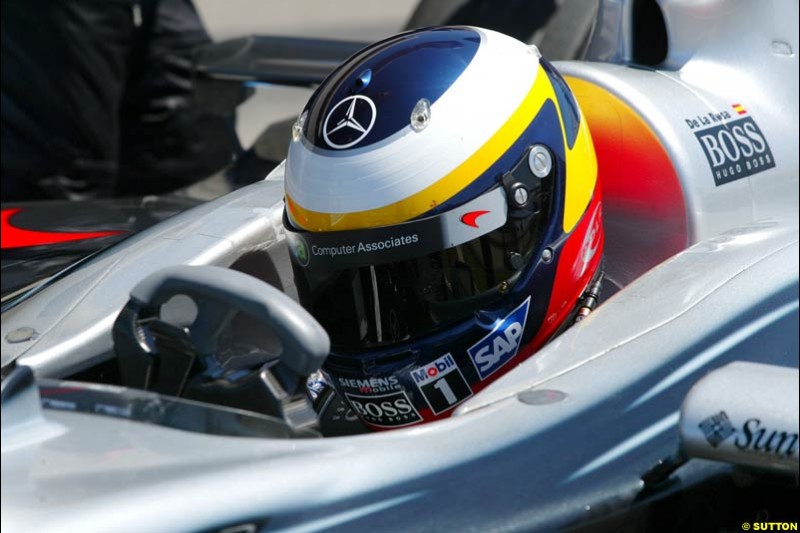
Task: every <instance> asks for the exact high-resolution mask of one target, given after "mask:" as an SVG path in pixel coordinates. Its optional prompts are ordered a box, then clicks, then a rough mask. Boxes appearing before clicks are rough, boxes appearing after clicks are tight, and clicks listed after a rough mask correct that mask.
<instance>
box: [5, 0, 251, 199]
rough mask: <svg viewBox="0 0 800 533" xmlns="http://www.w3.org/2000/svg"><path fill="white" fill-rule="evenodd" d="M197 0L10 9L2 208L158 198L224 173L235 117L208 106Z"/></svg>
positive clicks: (29, 1) (66, 2)
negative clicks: (200, 70)
mask: <svg viewBox="0 0 800 533" xmlns="http://www.w3.org/2000/svg"><path fill="white" fill-rule="evenodd" d="M209 42H210V38H209V36H208V34H207V33H206V31H205V29H204V27H203V23H202V21H201V20H200V17H199V15H198V13H197V11H196V10H195V8H194V6H193V5H192V3H191V1H190V0H140V1H135V0H102V1H100V0H82V1H78V2H76V1H70V0H4V1H3V2H2V63H3V68H2V200H3V201H4V202H6V201H25V200H44V199H87V198H97V197H107V196H133V195H145V194H158V193H163V192H168V191H171V190H174V189H178V188H180V187H183V186H186V185H189V184H190V183H193V182H195V181H198V180H200V179H202V178H204V177H207V176H208V175H210V174H212V173H214V172H215V171H218V170H220V169H222V168H223V167H225V166H226V165H227V164H228V163H229V162H230V160H231V158H232V157H233V154H234V153H235V151H236V150H237V149H238V148H239V147H238V141H237V140H236V137H235V133H234V129H233V122H234V119H233V114H232V113H231V114H229V115H220V114H212V113H210V112H208V111H205V110H203V109H200V108H199V107H198V106H197V105H196V104H195V102H194V99H193V92H192V51H193V50H194V49H195V48H196V47H198V46H199V45H203V44H206V43H209Z"/></svg>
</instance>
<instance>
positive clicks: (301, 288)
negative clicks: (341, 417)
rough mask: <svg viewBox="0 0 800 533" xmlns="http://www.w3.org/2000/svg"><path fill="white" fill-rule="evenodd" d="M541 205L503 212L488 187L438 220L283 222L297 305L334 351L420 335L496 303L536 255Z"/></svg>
mask: <svg viewBox="0 0 800 533" xmlns="http://www.w3.org/2000/svg"><path fill="white" fill-rule="evenodd" d="M538 192H540V191H537V193H538ZM543 204H546V205H547V208H545V209H542V207H544V205H543ZM549 204H550V195H549V194H546V195H545V196H542V195H539V196H538V197H537V202H536V206H535V208H530V209H524V210H521V212H517V213H513V214H510V213H509V212H508V211H509V207H508V203H507V200H506V191H505V189H504V188H503V186H502V185H498V186H497V187H495V188H494V189H492V190H490V191H488V192H487V193H484V194H483V195H482V196H480V197H478V198H476V199H474V200H473V201H471V202H468V203H467V204H464V205H463V206H460V207H459V208H456V209H453V210H451V211H448V212H446V213H443V214H441V215H438V216H434V217H428V218H424V219H420V220H415V221H411V222H407V223H404V224H397V225H394V226H387V227H381V228H371V229H366V230H353V231H340V232H327V233H312V232H303V231H296V230H294V229H293V225H292V223H291V221H289V220H288V218H286V217H285V219H284V223H285V226H286V231H287V239H288V240H289V245H290V248H291V252H292V253H291V255H292V263H293V267H294V270H295V277H296V283H297V287H298V292H299V294H300V299H301V301H302V302H303V304H304V305H305V306H306V307H307V308H308V309H309V310H310V311H311V313H312V314H313V315H314V317H315V318H316V319H317V320H318V321H319V322H320V323H321V324H322V326H323V327H324V328H325V329H326V330H327V332H328V334H329V335H330V337H331V343H332V345H333V346H334V347H335V348H338V349H357V348H364V347H377V346H388V345H391V344H393V343H397V342H401V341H406V340H409V339H411V338H417V337H419V336H422V335H426V334H428V333H431V332H433V331H435V330H437V329H438V328H440V327H443V326H445V325H447V324H452V323H454V322H458V321H461V320H464V319H466V318H467V317H470V316H471V315H472V314H473V313H474V312H475V311H476V310H478V309H481V308H485V307H487V306H489V305H491V304H492V302H494V301H496V300H498V299H500V298H501V297H502V295H503V294H504V293H505V292H506V291H507V290H508V289H509V287H510V286H511V285H512V284H513V283H514V282H515V280H516V278H517V277H518V275H519V273H520V272H521V271H522V269H523V268H524V267H525V265H527V264H528V263H529V261H530V259H531V256H532V255H533V253H534V252H535V251H536V250H537V249H538V247H539V245H540V243H541V240H542V236H543V234H544V231H545V226H546V224H547V221H548V219H549V211H550V209H549Z"/></svg>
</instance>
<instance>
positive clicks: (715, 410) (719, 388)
mask: <svg viewBox="0 0 800 533" xmlns="http://www.w3.org/2000/svg"><path fill="white" fill-rule="evenodd" d="M799 384H800V372H798V370H797V369H796V368H787V367H779V366H773V365H764V364H756V363H746V362H735V363H731V364H729V365H726V366H724V367H722V368H720V369H719V370H715V371H713V372H711V373H710V374H708V375H707V376H706V377H704V378H703V379H701V380H700V381H698V382H697V384H695V386H694V387H693V388H692V390H690V391H689V394H687V396H686V398H685V400H684V402H683V405H682V406H681V418H680V424H679V431H680V439H681V444H682V447H683V452H684V454H685V455H686V456H687V457H694V458H702V459H711V460H715V461H724V462H727V463H732V464H735V465H740V466H747V467H753V468H757V469H764V470H769V471H772V472H776V473H784V474H794V475H796V474H797V473H798V410H799V408H798V392H800V390H799V389H800V386H799Z"/></svg>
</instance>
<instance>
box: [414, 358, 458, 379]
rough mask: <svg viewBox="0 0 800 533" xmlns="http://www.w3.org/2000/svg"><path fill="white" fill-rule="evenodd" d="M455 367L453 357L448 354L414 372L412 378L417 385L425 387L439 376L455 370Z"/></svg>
mask: <svg viewBox="0 0 800 533" xmlns="http://www.w3.org/2000/svg"><path fill="white" fill-rule="evenodd" d="M455 366H456V362H455V361H454V360H453V356H452V355H450V354H447V355H444V356H442V357H440V358H439V359H437V360H436V361H434V362H432V363H430V364H428V365H425V366H422V367H419V368H417V369H414V370H412V371H411V376H412V377H413V378H414V381H415V382H416V383H417V385H424V384H425V383H427V382H429V381H431V380H432V379H436V376H438V375H439V374H444V373H446V372H448V371H449V370H450V369H452V368H455Z"/></svg>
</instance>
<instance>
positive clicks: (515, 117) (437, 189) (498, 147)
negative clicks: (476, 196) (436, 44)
mask: <svg viewBox="0 0 800 533" xmlns="http://www.w3.org/2000/svg"><path fill="white" fill-rule="evenodd" d="M548 99H551V100H553V101H554V102H555V101H556V97H555V93H554V92H553V88H552V86H551V85H550V81H549V78H548V77H547V74H546V73H545V72H544V69H543V68H542V67H541V65H540V66H539V71H538V72H537V74H536V79H535V80H534V82H533V85H532V86H531V88H530V90H529V91H528V94H527V95H526V96H525V98H524V99H523V100H522V103H521V104H520V105H519V107H517V109H516V110H515V111H514V113H512V115H511V117H509V119H508V120H507V121H506V122H505V123H504V124H503V125H502V126H501V127H500V128H499V129H498V130H497V131H496V132H495V133H494V135H492V137H491V138H490V139H489V140H488V141H486V143H484V145H483V146H481V147H480V148H479V149H478V150H477V151H476V152H475V153H474V154H473V155H472V156H470V157H469V158H468V159H467V160H465V161H464V162H463V163H461V164H460V165H459V166H458V167H456V168H455V169H453V170H452V171H451V172H450V173H448V174H447V175H445V176H444V177H443V178H441V179H440V180H438V181H437V182H436V183H434V184H432V185H430V186H428V187H426V188H425V189H423V190H422V191H420V192H418V193H416V194H413V195H411V196H409V197H408V198H405V199H403V200H400V201H398V202H395V203H392V204H389V205H386V206H383V207H378V208H376V209H369V210H366V211H358V212H353V213H321V212H318V211H311V210H309V209H305V208H303V207H302V206H301V205H299V204H298V203H297V202H295V201H294V200H293V199H292V198H291V197H290V196H289V195H288V194H287V195H286V206H287V208H288V210H289V214H290V215H291V218H292V220H293V221H294V222H295V223H296V224H297V225H298V226H300V227H301V228H303V229H306V230H309V231H340V230H348V229H361V228H371V227H376V226H387V225H390V224H397V223H399V222H405V221H407V220H410V219H412V218H414V217H416V216H419V215H421V214H422V213H425V212H426V211H430V210H431V209H433V208H434V207H436V206H437V205H439V204H441V203H442V202H445V201H447V200H448V199H450V198H452V197H453V196H455V195H456V193H458V192H459V191H461V190H462V189H463V188H464V187H465V186H467V185H468V184H470V183H472V182H473V181H474V180H475V179H477V178H478V177H479V176H480V175H481V174H483V173H484V172H486V170H487V169H488V168H489V167H491V166H492V165H493V164H494V163H495V162H496V161H497V160H498V159H499V158H500V157H501V156H502V155H503V154H504V153H505V152H506V151H507V150H508V149H509V148H510V147H511V146H512V145H513V144H514V142H515V141H516V140H517V139H518V138H519V136H520V135H522V133H523V132H524V131H525V128H527V127H528V125H529V124H530V123H531V121H532V120H533V119H534V117H535V116H536V115H537V114H538V113H539V110H540V109H541V108H542V106H543V105H544V103H545V101H546V100H548ZM562 128H563V126H562ZM590 142H591V141H590ZM577 146H578V142H577V141H576V144H575V146H574V147H573V151H574V150H575V149H576V148H577ZM590 196H591V194H590ZM584 208H585V206H584Z"/></svg>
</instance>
